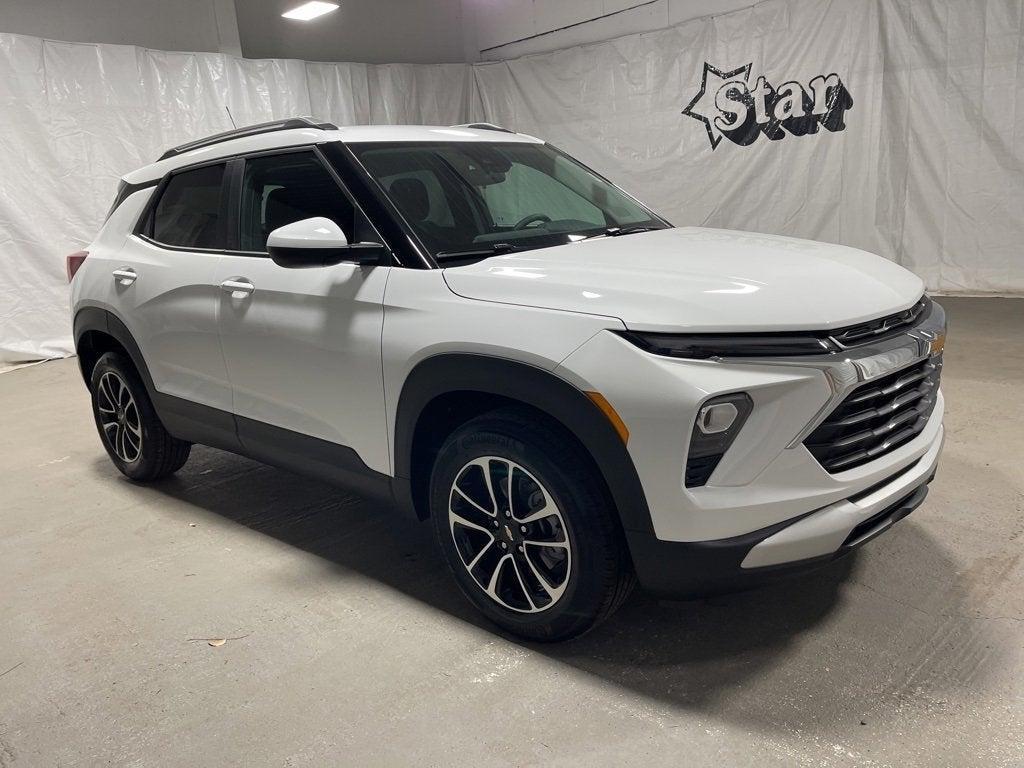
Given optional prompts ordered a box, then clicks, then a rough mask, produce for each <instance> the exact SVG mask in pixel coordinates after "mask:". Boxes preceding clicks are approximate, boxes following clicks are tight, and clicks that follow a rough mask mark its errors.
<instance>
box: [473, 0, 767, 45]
mask: <svg viewBox="0 0 1024 768" xmlns="http://www.w3.org/2000/svg"><path fill="white" fill-rule="evenodd" d="M754 2H755V0H654V2H645V1H644V0H463V7H464V12H465V13H464V15H465V17H466V22H465V27H466V32H465V34H466V41H465V47H466V50H467V57H468V59H469V60H476V59H483V60H495V59H510V58H515V57H516V56H523V55H526V54H530V53H543V52H547V51H554V50H558V49H560V48H568V47H571V46H574V45H582V44H585V43H593V42H597V41H599V40H608V39H611V38H614V37H621V36H623V35H631V34H634V33H637V32H650V31H653V30H656V29H663V28H665V27H667V26H671V25H673V24H681V23H683V22H684V21H689V20H690V19H696V18H700V17H702V16H710V15H715V14H719V13H728V12H729V11H735V10H737V9H739V8H746V7H747V6H750V5H753V4H754ZM474 54H475V56H474Z"/></svg>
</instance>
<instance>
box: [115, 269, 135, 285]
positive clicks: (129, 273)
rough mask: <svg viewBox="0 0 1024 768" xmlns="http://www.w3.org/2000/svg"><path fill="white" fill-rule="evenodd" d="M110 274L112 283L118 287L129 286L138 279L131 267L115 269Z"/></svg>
mask: <svg viewBox="0 0 1024 768" xmlns="http://www.w3.org/2000/svg"><path fill="white" fill-rule="evenodd" d="M112 274H113V275H114V282H115V283H118V284H120V285H131V284H132V283H134V282H135V280H136V279H137V278H138V277H139V274H138V272H136V271H135V270H134V269H132V268H131V267H121V268H120V269H115V270H114V271H113V273H112Z"/></svg>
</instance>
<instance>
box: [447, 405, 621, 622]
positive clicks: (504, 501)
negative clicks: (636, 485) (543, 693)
mask: <svg viewBox="0 0 1024 768" xmlns="http://www.w3.org/2000/svg"><path fill="white" fill-rule="evenodd" d="M485 471H486V474H485ZM488 475H489V477H490V481H491V485H490V490H489V489H488V487H487V477H488ZM510 479H511V482H510ZM510 489H511V504H509V502H508V499H509V496H510V494H509V490H510ZM491 491H493V493H492V492H491ZM510 506H511V509H509V507H510ZM552 510H553V512H552ZM430 517H431V520H432V521H433V526H434V532H435V534H436V536H437V540H438V543H439V544H440V546H441V550H442V552H443V553H444V556H445V560H446V561H447V563H448V565H449V567H450V568H451V570H452V573H453V574H454V576H455V580H456V582H457V583H458V584H459V587H460V588H461V589H462V591H463V592H464V593H465V595H466V597H468V598H469V600H470V601H471V602H472V603H473V604H474V605H475V606H476V607H477V608H478V609H479V610H480V611H481V612H482V613H483V614H484V615H485V616H487V617H488V618H489V619H490V620H491V621H493V622H494V623H495V624H497V625H498V626H500V627H501V628H503V629H505V630H507V631H508V632H510V633H512V634H515V635H518V636H519V637H523V638H526V639H529V640H539V641H547V642H554V641H559V640H567V639H570V638H573V637H578V636H579V635H582V634H583V633H585V632H588V631H589V630H591V629H593V628H594V627H596V626H597V625H598V624H600V623H601V622H602V621H604V620H605V619H607V618H608V617H609V616H611V614H612V613H614V612H615V610H616V609H618V607H619V606H620V605H621V604H622V603H623V601H624V600H625V599H626V597H628V595H629V593H630V591H631V590H632V588H633V584H634V582H635V577H634V574H633V569H632V563H631V562H630V559H629V555H628V552H627V548H626V545H625V541H624V538H623V535H622V531H621V529H620V526H619V523H618V516H617V512H616V510H615V508H614V506H613V504H612V502H611V499H610V498H609V494H608V491H607V489H606V487H605V485H604V480H603V478H601V476H600V474H599V473H598V471H597V469H596V467H594V465H593V462H592V461H591V460H590V458H589V457H588V456H587V455H586V454H585V453H584V452H583V450H582V448H581V447H580V446H579V444H578V443H577V442H576V441H575V440H574V439H573V438H572V437H571V435H569V434H568V433H567V432H565V430H564V429H562V428H561V427H560V426H558V425H556V424H552V423H549V422H547V421H545V420H544V419H543V417H538V416H537V415H536V414H532V413H530V412H528V411H525V410H519V409H514V408H510V409H501V410H497V411H493V412H491V413H488V414H484V415H483V416H479V417H477V418H475V419H473V420H471V421H469V422H467V423H466V424H464V425H463V426H461V427H460V428H459V429H457V430H456V431H455V432H453V433H452V434H451V435H450V436H449V437H448V439H447V440H446V441H445V442H444V444H443V445H442V447H441V449H440V451H439V452H438V455H437V459H436V461H435V463H434V467H433V472H432V474H431V482H430ZM488 537H489V538H488ZM502 545H504V546H502ZM520 547H521V548H522V549H520ZM471 568H472V570H471ZM499 571H500V573H498V572H499ZM496 573H498V575H497V576H495V574H496Z"/></svg>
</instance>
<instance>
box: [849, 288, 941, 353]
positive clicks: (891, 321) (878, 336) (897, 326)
mask: <svg viewBox="0 0 1024 768" xmlns="http://www.w3.org/2000/svg"><path fill="white" fill-rule="evenodd" d="M931 303H932V300H931V299H929V298H928V297H927V296H922V297H921V300H920V301H918V302H917V304H915V305H914V306H912V307H911V308H910V309H905V310H903V311H902V312H897V313H896V314H894V315H886V316H885V317H880V318H878V319H877V320H869V321H868V322H866V323H859V324H857V325H850V326H847V327H846V328H840V329H839V330H837V331H833V332H832V333H830V334H829V338H830V339H832V341H834V342H835V343H836V344H838V345H839V346H840V347H842V348H844V349H845V348H848V347H856V346H859V345H861V344H867V343H868V342H870V341H882V340H883V339H888V338H891V337H893V336H896V335H898V334H900V333H903V332H904V331H906V330H907V328H909V327H910V326H912V325H914V324H915V323H916V322H917V321H918V320H920V319H921V317H922V316H924V314H925V312H926V311H927V310H928V309H930V308H931Z"/></svg>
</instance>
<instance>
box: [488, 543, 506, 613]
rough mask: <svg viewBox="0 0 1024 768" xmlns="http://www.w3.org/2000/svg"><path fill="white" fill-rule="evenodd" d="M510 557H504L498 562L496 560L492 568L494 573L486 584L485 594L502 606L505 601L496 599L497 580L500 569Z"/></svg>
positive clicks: (499, 575)
mask: <svg viewBox="0 0 1024 768" xmlns="http://www.w3.org/2000/svg"><path fill="white" fill-rule="evenodd" d="M511 557H512V555H504V556H502V558H501V559H500V560H498V563H497V565H495V566H494V573H492V574H491V579H490V581H489V582H488V583H487V590H486V591H487V594H488V595H490V596H491V597H493V598H494V599H495V600H497V601H498V602H499V603H502V604H504V602H505V601H504V600H502V599H501V598H500V597H498V591H497V590H498V579H499V578H501V569H502V568H503V567H504V566H505V563H506V562H507V561H508V560H509V558H511Z"/></svg>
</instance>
